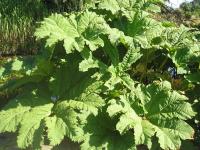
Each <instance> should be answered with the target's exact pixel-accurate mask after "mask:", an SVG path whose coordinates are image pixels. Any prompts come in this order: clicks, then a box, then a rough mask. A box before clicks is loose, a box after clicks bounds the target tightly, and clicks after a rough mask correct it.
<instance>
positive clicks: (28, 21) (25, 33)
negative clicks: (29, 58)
mask: <svg viewBox="0 0 200 150" xmlns="http://www.w3.org/2000/svg"><path fill="white" fill-rule="evenodd" d="M82 2H83V0H0V56H1V55H2V54H4V55H13V54H20V55H21V54H25V55H26V54H33V53H36V52H37V49H38V43H36V42H35V38H34V37H33V33H34V31H35V27H36V22H38V21H40V20H42V19H43V18H44V17H45V16H48V15H50V13H52V12H71V11H77V10H79V9H80V7H81V5H82Z"/></svg>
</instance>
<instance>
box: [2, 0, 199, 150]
mask: <svg viewBox="0 0 200 150" xmlns="http://www.w3.org/2000/svg"><path fill="white" fill-rule="evenodd" d="M157 2H161V1H158V0H149V1H143V0H142V1H141V0H125V1H119V0H103V1H88V3H86V5H85V6H84V8H83V10H82V11H80V12H75V13H71V14H65V15H61V14H53V15H51V16H49V17H48V18H46V19H44V21H42V22H41V24H40V27H39V28H38V29H37V30H36V33H35V35H36V36H37V38H38V40H39V39H43V40H46V48H45V49H44V50H43V52H42V53H41V54H40V55H38V56H36V57H34V58H33V61H32V63H31V64H32V65H30V63H29V65H27V63H26V60H25V59H19V58H18V59H16V60H14V61H11V62H8V63H7V64H5V65H4V66H5V67H4V68H1V69H0V70H1V71H0V72H1V75H2V78H3V80H4V83H3V84H1V85H0V91H1V92H5V91H13V90H17V89H20V90H21V91H22V92H19V93H18V94H17V96H16V97H14V98H13V99H11V100H9V103H8V104H7V105H6V106H5V107H4V108H3V109H2V110H1V111H0V132H16V131H18V138H17V143H18V147H19V148H23V149H24V148H32V149H41V145H42V144H44V143H45V144H49V145H52V146H56V145H58V144H60V143H61V141H62V140H63V139H64V138H65V137H67V138H68V139H70V140H72V141H74V142H78V143H80V148H81V149H82V150H88V149H91V150H92V149H94V150H95V149H99V150H101V149H109V150H127V149H130V150H136V149H137V147H138V146H141V145H145V146H147V147H148V148H149V149H151V148H153V146H155V145H158V147H160V148H162V149H174V150H175V149H179V148H180V147H181V143H182V141H184V140H192V139H193V137H194V132H196V131H194V129H193V128H192V127H191V126H190V125H191V124H189V123H188V119H190V120H192V119H193V118H194V116H195V115H196V113H195V112H194V110H193V108H192V106H193V105H194V101H195V98H194V97H190V96H189V94H188V93H187V91H191V90H192V88H195V87H197V86H198V84H199V81H198V74H199V62H200V49H199V46H200V43H199V41H198V39H197V38H196V37H197V35H198V34H199V33H198V32H195V31H193V30H192V29H189V28H186V27H184V26H181V27H171V26H167V27H166V26H165V25H163V24H162V23H160V22H158V21H156V20H154V19H152V18H151V13H155V12H157V11H159V7H158V6H157V5H156V3H157ZM193 64H197V65H194V67H191V65H193ZM176 70H177V73H176ZM9 72H16V73H17V77H16V78H15V79H13V80H9V75H10V73H9ZM198 100H199V99H198ZM13 118H14V119H13ZM192 126H193V125H192Z"/></svg>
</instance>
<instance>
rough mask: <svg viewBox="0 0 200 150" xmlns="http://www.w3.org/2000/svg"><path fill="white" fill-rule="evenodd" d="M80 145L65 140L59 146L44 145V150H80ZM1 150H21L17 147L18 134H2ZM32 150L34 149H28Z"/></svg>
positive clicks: (0, 136)
mask: <svg viewBox="0 0 200 150" xmlns="http://www.w3.org/2000/svg"><path fill="white" fill-rule="evenodd" d="M79 149H80V148H79V145H78V144H75V143H72V142H69V141H67V140H65V141H64V142H62V143H61V144H60V145H59V146H56V147H54V148H52V146H48V145H42V150H79ZM0 150H20V149H19V148H17V146H16V134H0ZM27 150H32V149H27Z"/></svg>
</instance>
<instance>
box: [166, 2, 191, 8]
mask: <svg viewBox="0 0 200 150" xmlns="http://www.w3.org/2000/svg"><path fill="white" fill-rule="evenodd" d="M169 1H170V3H167V5H169V6H171V7H173V8H178V7H179V6H180V4H182V3H183V2H191V1H192V0H169Z"/></svg>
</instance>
